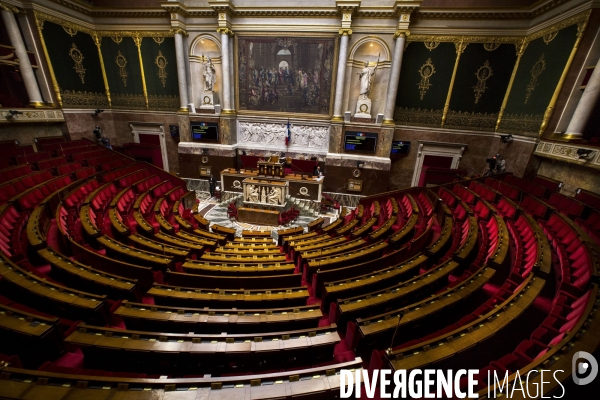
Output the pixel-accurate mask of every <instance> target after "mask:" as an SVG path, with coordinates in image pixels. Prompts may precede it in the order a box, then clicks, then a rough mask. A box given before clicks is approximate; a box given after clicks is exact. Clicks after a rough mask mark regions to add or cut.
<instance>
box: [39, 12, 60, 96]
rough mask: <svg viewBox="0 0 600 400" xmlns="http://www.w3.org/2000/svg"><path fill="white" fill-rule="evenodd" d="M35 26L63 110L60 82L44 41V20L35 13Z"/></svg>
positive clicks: (55, 92)
mask: <svg viewBox="0 0 600 400" xmlns="http://www.w3.org/2000/svg"><path fill="white" fill-rule="evenodd" d="M35 25H36V26H37V29H38V34H39V35H40V42H41V43H42V49H43V50H44V57H46V63H47V64H48V72H50V79H51V80H52V87H53V88H54V94H55V95H56V101H57V102H58V106H59V107H61V108H62V105H63V103H62V97H61V95H60V87H59V86H58V81H57V80H56V75H55V74H54V68H52V62H51V61H50V55H49V54H48V48H47V47H46V41H45V40H44V32H43V30H44V20H43V19H40V18H38V14H37V13H35Z"/></svg>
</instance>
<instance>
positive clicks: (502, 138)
mask: <svg viewBox="0 0 600 400" xmlns="http://www.w3.org/2000/svg"><path fill="white" fill-rule="evenodd" d="M500 141H501V142H502V143H512V141H513V135H511V134H508V135H502V136H500Z"/></svg>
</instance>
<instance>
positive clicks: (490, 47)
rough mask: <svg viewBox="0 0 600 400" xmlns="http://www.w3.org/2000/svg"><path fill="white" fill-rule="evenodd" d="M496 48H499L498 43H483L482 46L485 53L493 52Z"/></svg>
mask: <svg viewBox="0 0 600 400" xmlns="http://www.w3.org/2000/svg"><path fill="white" fill-rule="evenodd" d="M498 47H500V43H494V42H490V43H484V44H483V48H484V49H485V50H486V51H494V50H496V49H497V48H498Z"/></svg>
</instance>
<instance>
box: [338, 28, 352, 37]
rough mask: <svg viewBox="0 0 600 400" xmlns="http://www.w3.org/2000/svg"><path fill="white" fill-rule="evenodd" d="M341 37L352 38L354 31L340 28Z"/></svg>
mask: <svg viewBox="0 0 600 400" xmlns="http://www.w3.org/2000/svg"><path fill="white" fill-rule="evenodd" d="M338 35H339V36H350V37H352V29H350V28H340V30H339V31H338Z"/></svg>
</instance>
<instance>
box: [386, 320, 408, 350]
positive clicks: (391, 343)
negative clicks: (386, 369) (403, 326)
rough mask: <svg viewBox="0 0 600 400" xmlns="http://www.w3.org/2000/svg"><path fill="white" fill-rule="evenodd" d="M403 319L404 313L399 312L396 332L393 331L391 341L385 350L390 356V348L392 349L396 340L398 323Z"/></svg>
mask: <svg viewBox="0 0 600 400" xmlns="http://www.w3.org/2000/svg"><path fill="white" fill-rule="evenodd" d="M403 317H404V311H400V315H399V316H398V325H396V330H395V331H394V335H393V336H392V341H391V342H390V347H388V349H387V353H388V354H391V352H392V348H393V347H394V340H395V339H396V334H397V333H398V328H400V321H402V318H403Z"/></svg>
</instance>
